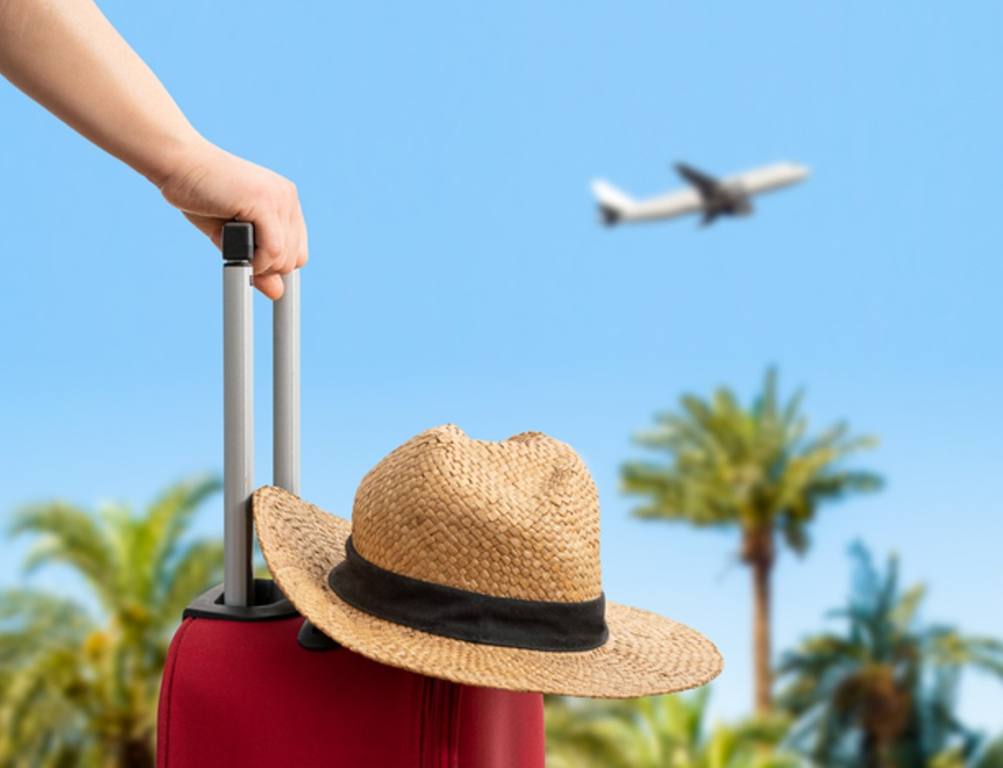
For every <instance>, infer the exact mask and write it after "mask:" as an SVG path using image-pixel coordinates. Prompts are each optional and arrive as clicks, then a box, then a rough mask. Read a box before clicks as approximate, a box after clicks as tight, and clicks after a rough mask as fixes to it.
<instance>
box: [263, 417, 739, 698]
mask: <svg viewBox="0 0 1003 768" xmlns="http://www.w3.org/2000/svg"><path fill="white" fill-rule="evenodd" d="M253 508H254V520H255V523H256V525H257V531H258V538H259V540H260V542H261V550H262V552H263V553H264V555H265V560H266V561H267V562H268V566H269V568H270V569H271V572H272V575H273V577H274V578H275V580H276V582H278V585H279V586H280V587H281V588H282V591H283V592H284V593H285V594H286V596H287V597H288V598H289V600H291V601H292V603H293V604H294V605H295V606H296V608H297V609H298V610H299V611H300V613H302V614H303V616H305V617H306V618H307V619H309V621H310V622H311V623H312V624H313V625H314V626H315V627H317V628H318V629H320V630H321V631H322V632H324V633H325V634H327V635H329V636H330V637H332V638H333V639H335V640H337V641H338V642H339V643H341V644H342V645H344V646H346V647H347V648H350V649H351V650H353V651H356V652H357V653H360V654H362V655H363V656H367V657H369V658H371V659H374V660H375V661H378V662H381V663H383V664H389V665H391V666H395V667H402V668H404V669H409V670H412V671H414V672H418V673H421V674H425V675H430V676H432V677H439V678H444V679H446V680H452V681H454V682H458V683H466V684H469V685H477V686H484V687H488V688H502V689H508V690H514V691H539V692H542V693H557V694H566V695H572V696H595V697H604V698H624V697H631V696H648V695H653V694H660V693H670V692H673V691H679V690H682V689H684V688H691V687H693V686H697V685H702V684H703V683H706V682H707V681H709V680H711V679H712V678H713V677H715V676H716V675H717V674H718V673H719V672H720V671H721V663H722V662H721V656H720V654H719V653H718V651H717V649H716V648H715V647H714V645H713V643H711V642H710V641H709V640H708V639H707V638H705V637H703V636H702V635H701V634H699V633H698V632H696V631H695V630H692V629H690V628H689V627H686V626H684V625H682V624H680V623H678V622H675V621H672V620H671V619H667V618H663V617H661V616H658V615H656V614H654V613H650V612H648V611H644V610H641V609H639V608H630V607H628V606H625V605H619V604H617V603H612V602H606V601H605V598H604V595H603V591H602V584H601V581H600V574H599V500H598V495H597V493H596V488H595V484H594V483H593V481H592V477H591V475H590V474H589V471H588V469H587V468H586V467H585V464H584V463H583V462H582V460H581V459H580V458H579V456H578V454H576V453H575V451H574V450H573V449H572V448H571V447H570V446H568V445H566V444H565V443H562V442H559V441H557V440H554V439H553V438H550V437H547V436H546V435H544V434H541V433H538V432H527V433H524V434H520V435H515V436H514V437H510V438H508V439H507V440H502V441H499V442H493V441H488V440H474V439H471V438H469V437H467V436H466V435H465V434H464V433H463V432H462V431H461V430H460V429H458V428H457V427H455V426H452V425H447V426H443V427H436V428H435V429H430V430H428V431H426V432H423V433H421V434H420V435H417V436H416V437H413V438H412V439H410V440H408V441H407V442H406V443H404V444H403V445H401V446H400V447H399V448H397V449H396V450H394V451H393V452H392V453H390V454H389V455H388V456H386V457H385V458H384V459H383V460H382V461H381V462H380V463H379V464H377V465H376V466H375V467H374V468H373V469H372V470H370V472H369V473H368V474H367V475H366V476H365V478H364V479H363V480H362V483H361V484H360V485H359V489H358V491H357V492H356V495H355V505H354V508H353V510H352V521H351V522H349V521H348V520H343V519H341V518H338V517H335V516H333V515H330V514H328V513H326V512H324V511H322V510H321V509H319V508H317V507H315V506H314V505H312V504H308V503H307V502H305V501H303V500H301V499H300V498H298V497H297V496H294V495H292V494H290V493H287V492H286V491H283V490H281V489H279V488H273V487H265V488H261V489H260V490H258V491H257V492H256V493H255V494H254V499H253Z"/></svg>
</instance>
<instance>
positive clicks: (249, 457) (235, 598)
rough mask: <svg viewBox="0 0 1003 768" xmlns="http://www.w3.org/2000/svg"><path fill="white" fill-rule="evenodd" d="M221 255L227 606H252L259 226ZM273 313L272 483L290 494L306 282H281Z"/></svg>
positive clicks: (235, 230) (228, 238)
mask: <svg viewBox="0 0 1003 768" xmlns="http://www.w3.org/2000/svg"><path fill="white" fill-rule="evenodd" d="M221 246H222V247H221V250H222V255H223V600H224V603H225V604H226V605H235V606H247V605H250V604H251V602H252V601H253V594H254V588H253V573H252V554H251V553H252V541H253V530H252V528H253V522H252V518H251V504H250V497H251V493H252V492H253V490H254V414H253V411H254V387H253V379H254V315H253V303H252V299H253V293H254V287H253V277H254V275H253V261H254V225H253V224H251V223H250V222H239V221H233V222H227V223H226V224H224V225H223V232H222V236H221ZM283 283H284V285H285V291H284V293H283V295H282V298H281V299H279V300H277V301H275V302H273V307H272V345H273V349H272V355H273V365H272V384H273V398H274V400H273V405H272V419H273V440H274V445H273V455H272V474H273V482H274V484H275V485H278V486H280V487H282V488H285V489H286V490H288V491H290V492H291V493H295V494H298V493H299V484H300V365H299V362H300V290H299V289H300V275H299V270H294V271H293V272H290V273H289V274H287V275H285V276H283Z"/></svg>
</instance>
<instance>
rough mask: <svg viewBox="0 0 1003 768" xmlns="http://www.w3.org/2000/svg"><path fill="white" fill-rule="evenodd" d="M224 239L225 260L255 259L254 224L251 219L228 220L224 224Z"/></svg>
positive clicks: (241, 261)
mask: <svg viewBox="0 0 1003 768" xmlns="http://www.w3.org/2000/svg"><path fill="white" fill-rule="evenodd" d="M222 240H223V261H224V262H226V263H231V262H232V263H237V264H239V263H248V264H249V263H251V262H252V261H254V225H253V224H251V223H250V222H249V221H228V222H227V223H226V224H224V225H223V237H222Z"/></svg>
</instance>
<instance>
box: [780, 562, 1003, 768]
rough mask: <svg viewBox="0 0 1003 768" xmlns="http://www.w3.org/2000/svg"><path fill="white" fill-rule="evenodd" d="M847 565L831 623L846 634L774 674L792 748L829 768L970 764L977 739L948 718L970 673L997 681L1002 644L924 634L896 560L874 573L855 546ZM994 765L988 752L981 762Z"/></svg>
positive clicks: (944, 632) (787, 661)
mask: <svg viewBox="0 0 1003 768" xmlns="http://www.w3.org/2000/svg"><path fill="white" fill-rule="evenodd" d="M851 556H852V557H853V560H854V565H855V567H854V579H853V590H852V593H851V596H850V599H849V602H848V604H847V606H846V608H844V609H842V610H840V611H836V612H834V614H833V615H835V616H837V617H839V618H842V619H844V620H845V621H846V624H847V626H846V629H845V631H842V632H825V633H822V634H818V635H813V636H811V637H809V638H807V639H806V640H804V641H803V642H802V643H801V645H800V647H799V648H798V649H797V650H795V651H793V652H791V653H788V654H787V655H786V656H785V657H784V659H783V661H782V663H781V666H780V669H779V675H780V678H781V679H782V680H783V679H786V683H787V685H786V688H785V689H784V690H783V691H782V693H781V696H780V700H781V703H782V704H783V705H784V706H785V707H786V708H787V709H788V710H789V711H790V712H791V713H792V715H794V716H795V717H797V718H799V720H798V723H797V725H796V727H795V730H794V731H793V735H792V742H793V743H796V744H801V745H802V746H803V748H805V749H806V751H808V752H810V754H811V755H812V756H813V757H814V758H815V759H816V760H818V761H819V762H820V763H821V764H823V765H826V766H844V765H845V766H867V768H925V766H928V765H935V766H945V768H946V766H954V765H957V766H961V765H966V764H969V760H970V758H971V757H972V755H973V753H975V751H976V748H977V747H978V744H979V739H978V737H977V735H976V734H974V733H972V732H971V731H969V730H968V729H966V728H965V727H964V726H963V725H962V724H961V723H960V722H959V721H958V720H957V718H956V717H955V716H954V714H953V710H954V702H955V698H956V694H957V688H958V683H959V676H960V673H961V671H962V669H964V668H966V667H973V668H979V669H982V670H988V671H989V672H991V673H993V674H995V675H997V676H999V677H1001V678H1003V642H1001V641H999V640H996V639H992V638H985V637H968V636H965V635H962V634H960V633H959V632H958V631H957V630H955V629H953V628H951V627H947V626H943V625H936V624H935V625H922V624H921V623H920V622H919V621H918V619H917V611H918V608H919V605H920V603H921V601H922V599H923V596H924V588H923V587H922V586H921V585H920V586H915V587H912V588H911V589H908V590H905V591H904V592H903V591H900V589H899V580H898V562H897V560H896V558H894V557H891V558H889V560H888V564H887V567H886V569H885V571H884V573H879V572H878V570H877V569H876V568H875V566H874V564H873V562H872V560H871V557H870V555H869V554H868V552H867V550H866V549H865V548H864V547H863V546H862V545H860V544H859V543H858V544H855V545H853V547H852V548H851ZM996 752H997V753H998V752H999V749H998V748H996ZM994 759H998V754H997V756H996V757H993V750H989V751H988V752H987V753H986V754H985V755H983V757H982V758H981V759H980V761H981V763H982V764H984V765H987V766H988V765H991V764H992V762H991V761H992V760H994Z"/></svg>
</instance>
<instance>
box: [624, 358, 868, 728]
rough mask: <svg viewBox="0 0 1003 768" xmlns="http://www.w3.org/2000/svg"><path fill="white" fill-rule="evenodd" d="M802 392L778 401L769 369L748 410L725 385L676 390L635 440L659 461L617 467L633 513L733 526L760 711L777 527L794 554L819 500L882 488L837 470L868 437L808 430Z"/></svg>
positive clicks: (764, 700) (804, 542) (766, 684)
mask: <svg viewBox="0 0 1003 768" xmlns="http://www.w3.org/2000/svg"><path fill="white" fill-rule="evenodd" d="M802 397H803V393H802V392H800V391H799V392H797V393H796V394H795V395H794V396H793V397H791V398H790V399H789V400H788V401H787V402H786V403H781V402H780V400H779V397H778V394H777V375H776V371H775V370H773V369H770V370H768V371H767V372H766V376H765V380H764V382H763V390H762V392H761V393H760V394H759V396H758V397H757V398H756V399H755V400H754V402H753V403H752V405H751V407H750V408H748V409H746V408H743V407H742V406H741V405H739V403H738V400H737V398H736V397H735V395H734V394H733V393H732V392H731V391H730V390H729V389H726V388H720V389H718V390H717V392H715V393H714V396H713V397H712V398H711V399H710V400H703V399H701V398H699V397H696V396H693V395H685V396H683V397H682V398H681V399H680V406H681V408H680V412H679V413H664V414H660V415H658V416H656V419H655V420H656V424H657V427H656V429H655V430H654V431H652V432H648V433H644V434H641V435H638V436H637V437H636V438H635V442H636V443H638V444H639V445H641V446H643V447H645V448H648V449H650V450H653V451H657V452H660V453H664V454H668V458H669V460H668V463H653V462H647V461H635V462H630V463H628V464H626V465H624V467H623V469H622V484H623V489H624V490H625V491H626V492H627V493H628V494H634V495H638V496H643V497H646V501H645V503H643V504H642V505H641V506H639V507H637V508H636V509H634V510H633V514H634V515H636V516H637V517H639V518H641V519H644V520H684V521H686V522H689V523H693V524H694V525H698V526H713V527H735V528H738V530H739V532H740V534H741V549H740V557H741V559H742V562H744V563H745V564H746V565H747V566H748V567H749V568H750V570H751V571H752V585H753V659H754V665H755V667H754V668H755V708H756V712H758V713H760V714H764V713H765V712H767V711H768V710H769V708H770V705H771V673H770V657H771V652H770V579H771V574H772V571H773V564H774V561H775V560H776V543H775V539H776V534H777V533H778V532H779V533H780V534H782V536H783V539H784V541H786V543H787V545H788V546H789V547H790V548H791V549H792V550H794V552H796V553H798V554H803V553H804V552H806V551H807V549H808V532H807V527H808V524H809V523H811V521H812V520H813V519H814V518H815V514H816V512H817V510H818V508H819V506H820V505H821V504H822V503H823V502H827V501H832V500H834V499H839V498H841V497H843V496H846V495H848V494H850V493H853V492H861V491H873V490H876V489H877V488H879V487H880V485H881V481H880V478H878V477H877V476H876V475H874V474H873V473H871V472H864V471H857V470H851V469H846V468H845V467H844V461H845V459H846V458H847V457H848V456H849V455H851V454H853V453H856V452H857V451H859V450H861V449H864V448H869V447H871V446H872V445H874V443H875V441H874V439H873V438H870V437H851V436H849V434H848V429H847V427H846V425H845V424H842V423H840V424H836V425H835V426H832V427H830V428H829V429H827V430H824V431H823V432H821V433H820V434H818V435H816V436H814V437H808V435H807V431H808V420H807V418H806V417H805V416H804V415H803V414H802V413H801V401H802Z"/></svg>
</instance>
